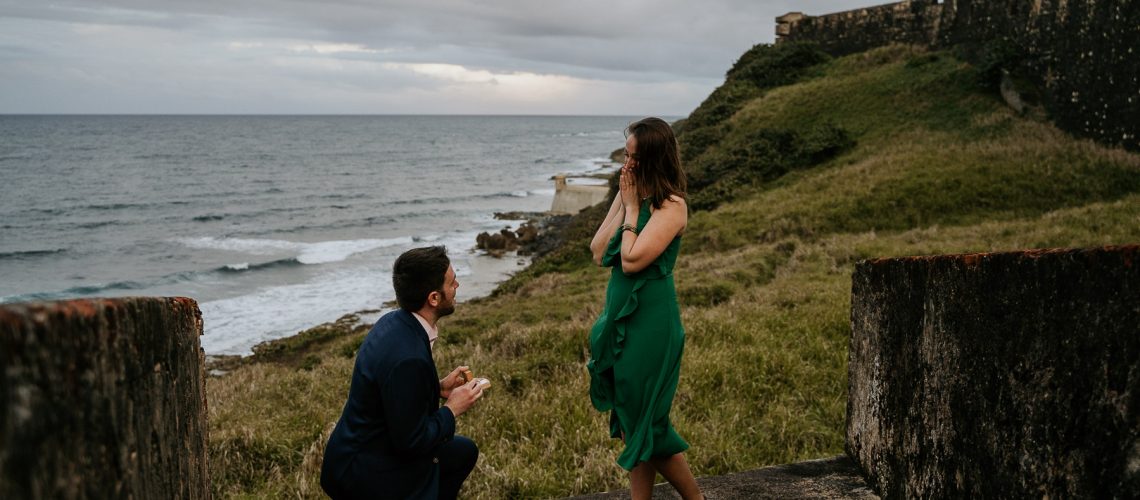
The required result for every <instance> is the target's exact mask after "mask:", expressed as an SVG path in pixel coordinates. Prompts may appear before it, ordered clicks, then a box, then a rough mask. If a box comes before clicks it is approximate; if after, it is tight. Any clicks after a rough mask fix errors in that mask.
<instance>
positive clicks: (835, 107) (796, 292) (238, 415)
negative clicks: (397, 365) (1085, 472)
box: [207, 47, 1140, 498]
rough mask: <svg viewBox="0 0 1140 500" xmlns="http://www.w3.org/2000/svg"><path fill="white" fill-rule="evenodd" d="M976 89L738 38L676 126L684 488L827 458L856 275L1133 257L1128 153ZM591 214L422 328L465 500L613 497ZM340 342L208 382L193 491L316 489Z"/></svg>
mask: <svg viewBox="0 0 1140 500" xmlns="http://www.w3.org/2000/svg"><path fill="white" fill-rule="evenodd" d="M775 73H780V74H775ZM979 81H980V78H979V74H978V70H977V69H976V68H974V67H971V66H970V65H967V64H965V63H963V62H961V61H959V60H957V59H955V58H954V57H953V56H952V55H950V54H948V53H927V52H924V51H921V50H918V49H913V48H908V47H887V48H883V49H877V50H874V51H871V52H868V53H864V54H856V55H852V56H848V57H844V58H841V59H836V60H829V59H828V58H826V57H824V56H821V55H820V54H818V53H815V52H814V51H813V50H811V49H810V47H806V48H805V47H790V48H789V47H783V48H771V47H757V48H756V49H753V50H752V51H750V52H749V53H747V54H745V55H744V56H743V57H742V58H741V60H740V61H739V62H738V64H737V65H736V66H735V67H734V68H733V70H732V71H730V72H729V75H728V79H727V80H726V83H725V85H724V86H722V87H721V88H720V89H718V90H717V92H714V93H713V95H711V96H710V97H709V99H708V100H706V102H705V103H703V104H702V106H701V108H699V109H698V110H696V111H695V112H694V113H693V115H692V116H690V118H689V119H687V120H684V121H683V122H682V123H679V124H678V128H679V129H680V130H681V141H682V148H683V150H684V151H685V156H686V166H687V168H689V169H690V171H691V172H692V174H693V186H694V192H693V193H692V198H693V204H694V205H695V206H697V207H698V208H699V210H696V211H694V213H693V215H692V218H691V219H690V226H689V228H688V229H687V231H686V234H685V236H684V241H683V244H682V253H681V257H680V259H679V262H678V267H677V270H676V281H677V286H678V293H679V296H680V301H681V305H682V315H683V321H684V323H685V326H686V330H687V346H686V352H685V359H684V365H683V369H682V372H681V382H680V387H679V389H678V393H677V397H676V400H675V403H674V409H673V414H672V415H673V419H674V423H675V424H676V427H677V429H678V430H679V432H680V433H681V434H682V435H683V436H684V437H685V438H686V439H687V440H688V441H689V442H690V443H691V444H692V448H691V449H690V451H689V452H688V457H689V460H690V463H691V464H692V466H693V469H694V472H695V473H696V474H697V475H711V474H723V473H728V472H733V471H738V470H743V469H749V468H755V467H759V466H763V465H769V464H778V463H787V462H793V461H797V460H802V459H808V458H817V457H824V456H831V455H835V454H839V453H842V451H843V426H844V412H845V405H846V386H847V368H846V362H847V352H846V351H847V342H848V336H849V332H850V327H849V314H850V312H849V309H850V307H849V304H850V287H851V282H850V275H851V271H852V269H853V264H854V262H856V261H857V260H859V259H864V258H868V257H883V256H900V255H917V254H937V253H957V252H985V251H998V250H1011V249H1020V248H1033V247H1074V246H1076V247H1079V246H1094V245H1105V244H1119V243H1137V242H1140V156H1137V155H1135V154H1129V153H1126V152H1123V151H1121V150H1114V149H1108V148H1105V147H1102V146H1098V145H1096V144H1093V143H1090V142H1087V141H1078V140H1074V139H1072V138H1070V137H1068V136H1066V135H1065V134H1063V133H1061V132H1059V131H1058V130H1057V129H1055V128H1054V127H1052V126H1051V125H1049V124H1047V123H1042V122H1038V121H1033V120H1029V119H1025V118H1021V117H1018V116H1017V115H1016V114H1015V113H1013V112H1012V111H1011V110H1009V109H1008V108H1006V107H1004V105H1002V104H1001V102H1000V100H999V98H998V97H997V96H996V94H995V93H993V92H991V91H989V90H988V89H986V88H983V87H981V86H979V85H978V82H979ZM614 146H615V147H619V146H620V144H615V145H614ZM598 215H599V214H598V210H594V211H592V212H588V213H587V214H585V216H584V217H583V218H581V220H579V221H577V222H576V224H577V226H573V225H572V226H571V228H570V230H569V240H568V241H570V245H569V246H567V247H565V248H563V249H560V250H559V251H558V252H555V253H554V254H552V255H551V256H549V257H548V258H547V259H545V260H544V261H543V262H539V263H536V264H535V265H534V266H532V268H531V269H530V270H528V271H526V272H524V273H520V275H518V276H516V277H515V278H513V279H512V280H511V281H509V282H508V283H506V284H504V286H503V287H502V288H501V289H500V290H499V291H498V292H497V293H496V294H495V295H494V296H492V297H488V298H484V299H480V300H475V301H472V302H468V303H466V304H464V305H462V306H461V307H460V308H459V309H458V311H457V312H456V314H455V315H453V316H451V317H449V318H447V319H445V320H444V321H443V323H442V324H441V325H442V326H441V328H442V330H441V331H442V335H443V340H442V341H441V342H440V343H439V344H437V350H436V358H437V362H438V364H439V366H440V367H441V370H446V369H449V368H450V367H453V366H455V365H458V364H468V365H470V366H471V367H472V368H473V369H474V371H475V372H476V374H478V375H480V376H486V377H489V378H491V379H492V380H493V382H494V384H495V385H494V387H493V388H492V389H491V390H490V391H491V392H490V393H489V394H488V395H487V397H485V398H484V399H483V400H482V402H481V404H480V405H479V406H478V407H477V408H475V409H473V410H472V411H471V412H469V413H468V414H466V415H464V416H462V417H461V418H460V421H459V432H460V433H462V434H465V435H468V436H471V437H472V438H473V439H474V440H475V441H476V442H477V443H478V444H479V446H480V449H481V452H482V456H481V457H480V459H479V465H478V466H477V469H476V471H475V473H474V475H473V476H472V478H471V479H470V480H469V481H468V483H467V486H465V489H464V494H465V496H468V497H472V498H511V497H527V498H531V497H555V496H565V495H569V494H574V493H584V492H594V491H603V490H608V489H614V488H619V487H624V486H625V475H624V473H623V471H622V470H621V469H620V468H619V467H618V466H617V465H616V464H615V463H614V459H615V458H616V456H617V453H618V450H619V444H618V443H616V442H614V441H613V440H610V439H608V438H607V433H606V429H607V422H608V420H607V416H606V415H603V414H599V413H597V412H595V411H594V410H593V409H592V408H591V407H590V403H589V398H588V396H587V387H588V376H587V373H586V369H585V362H586V359H587V357H588V352H587V340H586V337H587V334H588V330H589V328H590V326H591V325H592V323H593V321H594V319H595V318H596V317H597V315H598V313H599V312H600V309H601V306H602V300H603V292H604V287H605V283H606V279H607V274H608V270H601V269H598V268H595V267H592V266H591V265H590V264H589V263H588V256H587V253H586V249H585V241H584V239H585V238H586V237H588V234H589V233H590V232H591V231H592V229H593V228H592V227H591V225H592V224H593V223H592V222H591V220H590V217H594V218H596V217H597V216H598ZM461 293H462V290H461ZM361 335H363V330H361V329H356V330H355V331H353V330H351V329H349V328H346V327H344V326H343V325H341V326H340V327H337V326H334V325H330V326H328V327H326V328H324V329H321V330H317V331H314V332H311V333H310V334H309V337H308V338H310V339H315V340H313V341H311V342H304V343H301V344H304V347H300V348H297V352H295V353H294V355H293V356H280V355H278V356H276V357H275V359H276V360H275V361H269V360H267V361H264V362H258V363H251V364H248V365H246V366H243V367H241V368H239V369H237V370H235V371H234V372H232V373H230V374H229V375H227V376H225V377H222V378H211V379H210V380H209V382H208V384H207V393H208V398H209V412H210V414H209V415H210V427H211V430H210V432H211V434H210V453H211V455H210V460H211V463H210V468H211V474H212V475H213V477H212V480H213V484H214V489H215V493H216V494H217V495H219V496H222V497H243V496H249V497H283V496H289V497H317V496H319V494H320V489H319V486H318V484H317V479H318V473H319V468H320V457H321V452H322V449H323V446H324V442H325V441H326V440H327V438H328V434H329V432H330V431H331V429H332V425H333V424H334V423H335V420H336V418H337V416H338V415H339V412H340V410H341V407H342V405H343V403H344V397H345V395H346V394H347V389H348V382H349V376H350V373H351V370H352V361H353V358H352V357H353V355H354V349H355V347H356V345H358V343H359V342H360V336H361Z"/></svg>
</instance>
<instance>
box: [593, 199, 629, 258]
mask: <svg viewBox="0 0 1140 500" xmlns="http://www.w3.org/2000/svg"><path fill="white" fill-rule="evenodd" d="M624 212H625V211H624V210H623V207H622V203H621V196H614V202H613V203H611V204H610V211H609V213H607V214H606V218H605V220H603V221H602V224H601V225H600V226H598V232H596V233H594V239H593V240H591V241H590V253H592V254H593V255H594V263H595V264H597V265H599V266H600V265H602V254H604V253H605V251H606V244H607V243H609V241H610V237H612V236H613V234H614V231H617V228H618V226H620V225H621V221H622V218H623V216H624Z"/></svg>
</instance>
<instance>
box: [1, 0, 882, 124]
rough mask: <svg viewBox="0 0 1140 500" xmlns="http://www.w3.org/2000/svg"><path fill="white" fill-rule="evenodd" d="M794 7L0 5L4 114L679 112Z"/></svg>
mask: <svg viewBox="0 0 1140 500" xmlns="http://www.w3.org/2000/svg"><path fill="white" fill-rule="evenodd" d="M872 3H873V2H872ZM812 4H813V5H814V4H818V5H819V6H818V8H816V7H812V8H811V11H812V12H809V13H822V12H829V11H834V10H842V9H845V8H852V7H859V6H864V5H867V4H868V2H858V1H854V0H832V1H820V2H812ZM803 8H804V6H803V4H802V3H797V2H791V1H767V2H765V1H760V2H755V1H745V0H706V1H702V2H691V1H683V0H661V1H658V2H652V3H651V2H644V1H628V2H617V3H614V2H609V1H602V0H581V1H579V2H543V3H542V4H541V5H540V6H536V5H535V4H534V3H533V2H523V1H522V0H470V1H459V0H437V1H421V0H378V1H369V2H360V1H359V0H328V1H324V2H298V1H295V0H243V1H241V2H231V1H227V0H177V1H175V0H98V1H79V0H56V1H54V2H52V3H38V2H17V1H13V0H0V12H2V13H3V14H0V94H2V95H0V112H168V113H169V112H172V113H181V112H244V113H266V112H268V113H274V112H276V113H290V112H417V111H416V110H424V111H423V112H455V113H481V112H498V111H497V110H504V111H503V112H525V113H554V112H571V113H587V114H589V113H604V114H637V113H652V114H669V115H680V114H687V113H688V112H689V111H690V110H691V109H692V108H693V107H695V106H696V105H697V104H699V103H700V101H701V100H703V99H704V97H705V96H707V95H708V93H709V92H711V91H712V89H713V88H715V86H716V85H718V84H719V83H720V82H721V81H722V79H723V75H724V72H725V70H727V69H728V67H729V66H730V65H731V64H732V62H733V61H735V59H736V58H737V57H739V55H740V54H742V53H743V52H744V51H745V50H747V49H748V48H749V47H751V46H752V45H753V44H755V43H759V42H769V41H771V40H772V38H773V32H774V29H775V24H774V18H775V16H778V15H781V14H784V13H786V12H788V11H791V10H802V9H803ZM80 75H82V76H80ZM598 92H607V93H610V94H611V95H612V96H599V95H597V93H598ZM646 96H652V97H653V98H656V99H660V101H659V102H658V103H656V104H654V103H653V102H649V101H647V100H646ZM353 99H356V101H353ZM544 99H546V100H549V102H547V103H545V104H544V103H543V100H544ZM570 102H578V103H579V105H577V106H575V105H573V104H568V103H570ZM320 106H326V107H325V108H321V107H320ZM445 106H446V109H444V108H445ZM322 110H326V111H322ZM345 110H347V111H345ZM389 110H391V111H389ZM508 110H509V111H508Z"/></svg>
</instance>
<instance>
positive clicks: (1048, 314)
mask: <svg viewBox="0 0 1140 500" xmlns="http://www.w3.org/2000/svg"><path fill="white" fill-rule="evenodd" d="M851 322H852V338H851V346H850V351H849V368H848V369H849V374H848V379H849V380H848V405H847V453H848V455H850V456H851V457H852V458H853V459H854V460H855V461H856V462H857V463H858V464H859V465H860V468H861V469H862V470H863V471H864V474H865V476H866V478H867V480H868V483H870V484H871V485H872V486H873V487H874V488H875V489H876V490H877V491H878V492H879V493H880V494H881V495H882V496H883V497H885V498H913V497H919V498H930V497H934V498H946V497H953V498H1138V497H1140V246H1124V247H1106V248H1094V249H1084V250H1038V251H1027V252H1014V253H996V254H976V255H951V256H938V257H916V258H898V259H882V260H872V261H863V262H860V263H859V264H857V265H856V268H855V273H854V277H853V286H852V304H851Z"/></svg>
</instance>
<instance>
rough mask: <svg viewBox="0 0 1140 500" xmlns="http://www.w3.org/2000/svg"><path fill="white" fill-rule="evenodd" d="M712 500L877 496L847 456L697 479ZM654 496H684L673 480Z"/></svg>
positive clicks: (620, 493)
mask: <svg viewBox="0 0 1140 500" xmlns="http://www.w3.org/2000/svg"><path fill="white" fill-rule="evenodd" d="M697 484H699V485H700V486H701V492H702V493H704V495H705V498H706V499H708V500H721V499H735V498H824V499H826V498H858V499H877V498H879V496H878V495H876V494H875V492H874V491H872V490H871V489H870V488H868V487H867V483H866V482H865V481H864V480H863V476H862V475H861V474H860V473H859V469H858V468H857V467H856V466H855V462H853V461H852V460H851V459H850V458H848V457H847V456H846V455H839V456H835V457H831V458H821V459H818V460H807V461H804V462H797V463H794V464H785V465H775V466H771V467H764V468H761V469H755V470H750V471H745V472H737V473H734V474H726V475H723V476H706V477H701V478H697ZM573 498H575V499H578V500H595V499H616V498H629V490H617V491H609V492H606V493H594V494H591V495H583V496H579V497H573ZM653 498H657V499H665V498H668V499H675V498H680V496H678V495H677V492H676V491H675V490H674V489H673V487H672V486H670V485H669V483H661V484H658V485H656V486H654V487H653Z"/></svg>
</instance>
